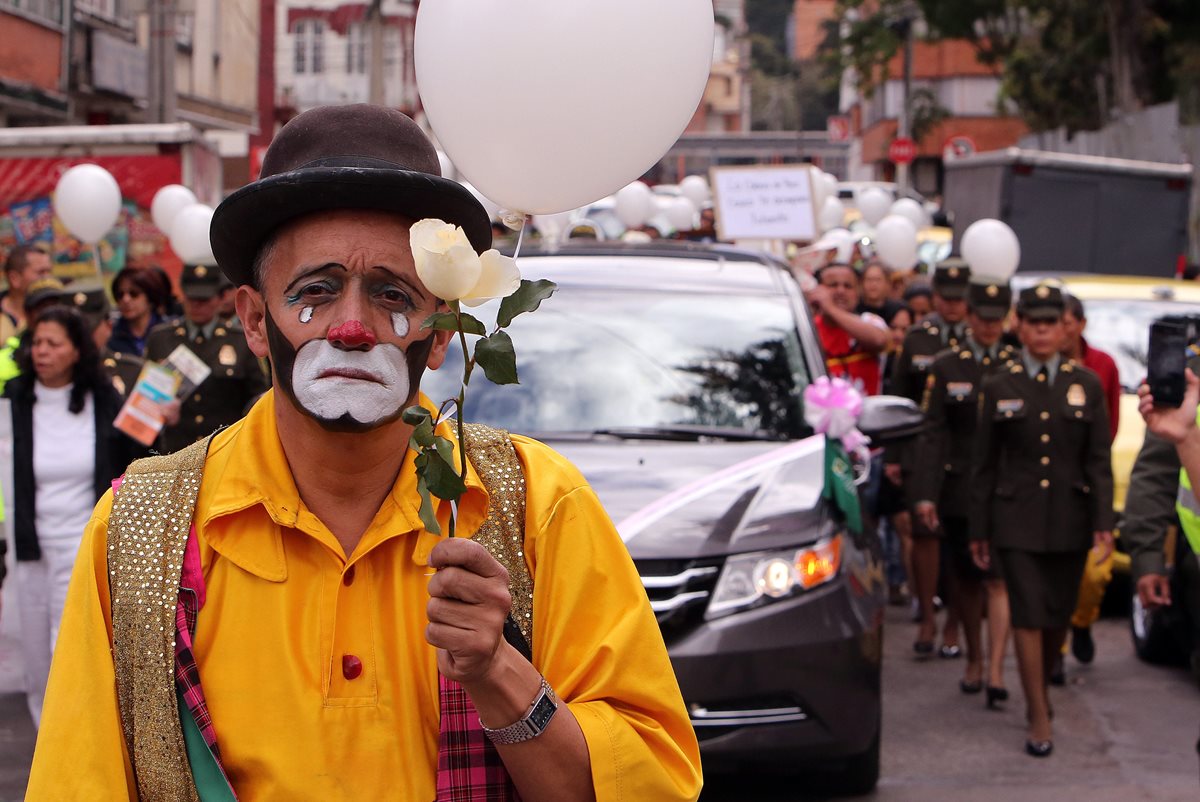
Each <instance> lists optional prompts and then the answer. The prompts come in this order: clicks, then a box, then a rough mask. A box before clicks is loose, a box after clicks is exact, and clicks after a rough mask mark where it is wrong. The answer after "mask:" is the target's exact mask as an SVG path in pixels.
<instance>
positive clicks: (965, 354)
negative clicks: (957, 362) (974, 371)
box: [954, 345, 975, 359]
mask: <svg viewBox="0 0 1200 802" xmlns="http://www.w3.org/2000/svg"><path fill="white" fill-rule="evenodd" d="M954 350H955V351H957V352H958V358H959V359H972V358H973V357H974V356H975V355H974V354H972V353H971V352H970V351H968V350H967V349H966V348H959V347H958V346H957V345H956V346H954Z"/></svg>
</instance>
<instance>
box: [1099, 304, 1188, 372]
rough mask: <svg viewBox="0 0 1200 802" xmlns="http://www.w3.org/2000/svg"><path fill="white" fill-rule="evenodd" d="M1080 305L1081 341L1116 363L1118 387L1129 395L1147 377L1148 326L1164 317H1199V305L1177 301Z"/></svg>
mask: <svg viewBox="0 0 1200 802" xmlns="http://www.w3.org/2000/svg"><path fill="white" fill-rule="evenodd" d="M1083 306H1084V313H1085V314H1086V315H1087V330H1086V331H1084V333H1083V336H1084V339H1086V340H1087V341H1088V344H1089V345H1093V346H1095V347H1096V348H1099V349H1100V350H1102V351H1106V352H1108V354H1109V355H1110V356H1111V357H1112V358H1113V359H1114V360H1116V362H1117V372H1118V373H1120V375H1121V386H1122V387H1124V388H1125V390H1126V392H1130V393H1132V392H1136V390H1137V386H1138V385H1139V384H1140V383H1141V382H1142V380H1143V379H1145V378H1146V350H1147V348H1148V347H1149V342H1150V324H1151V323H1153V322H1154V321H1155V320H1157V319H1158V318H1160V317H1163V316H1164V315H1200V304H1190V303H1182V302H1179V301H1125V300H1116V299H1103V300H1087V299H1084V301H1083Z"/></svg>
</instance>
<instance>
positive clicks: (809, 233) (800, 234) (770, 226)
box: [710, 164, 818, 241]
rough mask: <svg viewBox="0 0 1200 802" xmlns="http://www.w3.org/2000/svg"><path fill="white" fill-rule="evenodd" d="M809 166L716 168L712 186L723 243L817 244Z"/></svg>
mask: <svg viewBox="0 0 1200 802" xmlns="http://www.w3.org/2000/svg"><path fill="white" fill-rule="evenodd" d="M815 174H816V168H815V167H813V166H811V165H807V164H795V165H783V166H778V167H714V168H713V169H712V174H711V180H710V183H711V185H712V188H713V206H714V208H715V209H716V212H717V233H718V234H719V235H720V238H721V239H723V240H741V239H765V240H771V239H781V240H805V241H807V240H814V239H816V238H817V233H818V231H817V210H816V209H815V208H814V204H813V191H812V180H813V177H814V175H815Z"/></svg>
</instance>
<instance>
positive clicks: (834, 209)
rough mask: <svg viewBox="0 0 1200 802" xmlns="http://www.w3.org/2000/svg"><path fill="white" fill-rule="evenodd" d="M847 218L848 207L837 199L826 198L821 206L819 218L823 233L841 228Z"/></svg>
mask: <svg viewBox="0 0 1200 802" xmlns="http://www.w3.org/2000/svg"><path fill="white" fill-rule="evenodd" d="M845 217H846V207H845V205H844V204H843V203H842V202H841V201H840V200H838V199H837V198H836V197H832V196H830V197H826V198H825V202H824V203H823V204H822V205H821V211H820V214H819V215H818V216H817V222H818V223H820V224H821V230H822V231H829V230H830V229H834V228H840V227H841V225H842V221H843V220H844V219H845Z"/></svg>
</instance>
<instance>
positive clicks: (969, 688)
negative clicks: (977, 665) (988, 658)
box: [958, 679, 983, 695]
mask: <svg viewBox="0 0 1200 802" xmlns="http://www.w3.org/2000/svg"><path fill="white" fill-rule="evenodd" d="M958 689H959V690H960V691H962V692H963V693H965V694H967V695H971V694H976V693H979V692H980V691H982V690H983V680H981V679H977V680H975V681H974V682H967V681H966V680H965V679H960V680H959V681H958Z"/></svg>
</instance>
